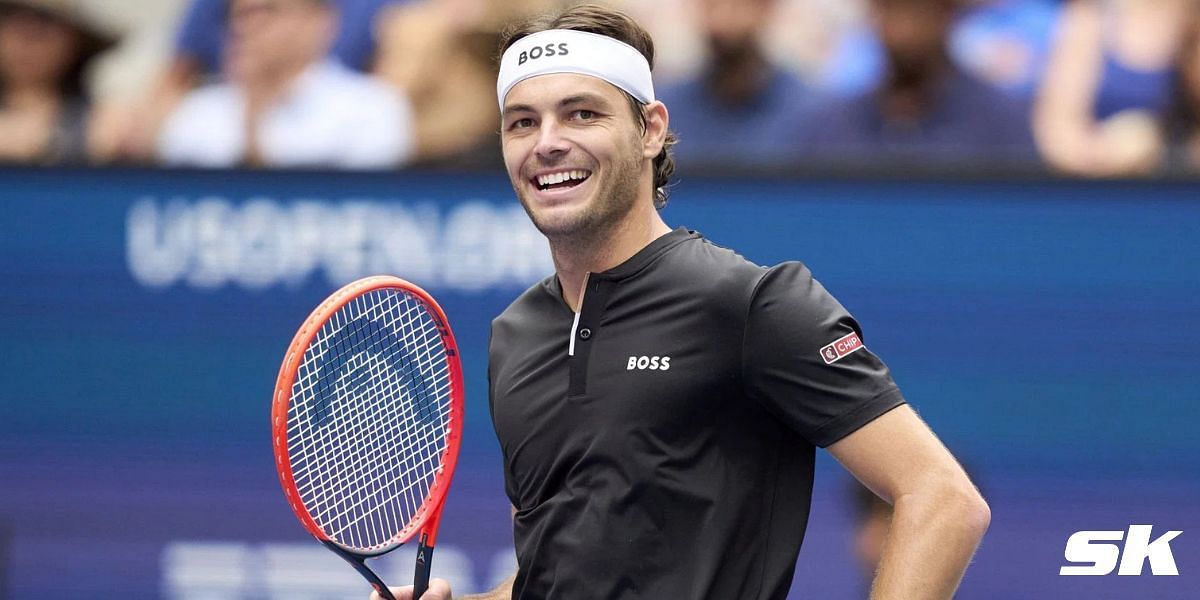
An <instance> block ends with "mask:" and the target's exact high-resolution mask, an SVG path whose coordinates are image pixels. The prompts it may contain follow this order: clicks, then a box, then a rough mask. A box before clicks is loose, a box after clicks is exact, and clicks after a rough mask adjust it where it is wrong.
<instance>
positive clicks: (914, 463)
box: [828, 405, 991, 600]
mask: <svg viewBox="0 0 1200 600" xmlns="http://www.w3.org/2000/svg"><path fill="white" fill-rule="evenodd" d="M828 449H829V452H830V454H832V455H833V456H834V457H835V458H837V459H838V461H839V462H841V463H842V465H843V466H845V467H846V469H847V470H849V471H850V472H851V473H852V474H853V475H854V476H855V477H857V478H858V480H859V481H861V482H862V483H863V485H865V486H867V487H868V488H870V489H871V491H873V492H875V493H876V494H878V495H879V497H881V498H883V499H884V500H886V501H888V502H890V503H891V504H892V507H893V513H892V525H891V530H890V532H889V533H888V538H887V542H886V543H885V544H884V548H883V557H882V560H881V561H880V565H879V571H878V572H877V573H876V575H875V582H874V585H872V589H871V600H926V599H929V600H933V599H938V600H941V599H948V598H951V597H952V596H953V595H954V591H955V590H956V589H957V588H958V584H959V582H960V581H961V580H962V576H963V572H964V571H965V570H966V568H967V563H969V562H970V560H971V556H972V555H973V554H974V553H975V549H976V548H977V547H978V546H979V542H980V540H981V539H982V538H983V534H984V532H986V531H987V528H988V524H989V523H990V521H991V511H990V509H989V508H988V505H987V502H985V501H984V499H983V497H982V496H980V494H979V491H978V490H977V489H976V488H975V486H974V485H973V484H972V483H971V481H970V479H968V478H967V474H966V473H965V472H964V471H963V469H962V467H961V466H959V464H958V462H957V461H956V460H955V459H954V457H953V456H951V454H950V452H949V451H948V450H946V447H945V446H943V445H942V443H941V441H939V440H938V439H937V437H936V436H934V434H933V432H932V431H930V429H929V427H928V426H926V425H925V423H924V422H923V421H921V419H920V417H918V416H917V414H916V413H915V412H913V410H912V409H911V408H910V407H908V406H907V405H902V406H899V407H897V408H895V409H893V410H891V411H888V412H887V413H885V414H884V415H882V416H880V417H879V418H877V419H875V420H874V421H872V422H870V423H868V424H866V425H864V426H863V427H862V428H860V429H858V430H857V431H855V432H854V433H851V434H850V435H848V436H846V437H845V438H842V439H841V440H839V441H837V442H836V443H834V444H832V445H830V446H829V448H828Z"/></svg>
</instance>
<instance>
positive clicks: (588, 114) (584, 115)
mask: <svg viewBox="0 0 1200 600" xmlns="http://www.w3.org/2000/svg"><path fill="white" fill-rule="evenodd" d="M573 116H574V117H575V118H576V119H582V120H584V121H589V120H591V119H594V118H596V113H594V112H592V111H590V110H586V109H581V110H577V111H575V112H574V113H573Z"/></svg>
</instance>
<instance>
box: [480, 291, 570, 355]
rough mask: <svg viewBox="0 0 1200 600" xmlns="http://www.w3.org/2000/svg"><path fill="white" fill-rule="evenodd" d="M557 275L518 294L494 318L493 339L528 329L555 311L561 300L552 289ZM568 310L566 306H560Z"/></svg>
mask: <svg viewBox="0 0 1200 600" xmlns="http://www.w3.org/2000/svg"><path fill="white" fill-rule="evenodd" d="M554 278H555V276H554V275H550V276H549V277H547V278H545V279H543V280H541V281H539V282H537V283H535V284H533V285H532V286H530V287H529V289H527V290H525V291H524V292H522V293H521V295H520V296H517V298H516V300H513V301H512V303H511V304H509V305H508V307H507V308H505V309H504V311H503V312H501V313H500V314H499V315H497V316H496V318H495V319H492V340H493V343H495V341H496V339H497V338H498V337H504V336H507V335H510V334H512V333H514V332H519V331H528V330H530V329H531V326H532V325H534V324H536V323H538V322H542V321H544V320H545V315H546V314H547V313H548V312H549V311H553V310H554V309H555V308H556V307H555V302H556V301H558V302H561V301H560V300H558V299H557V298H555V297H554V293H553V292H552V289H553V288H554V286H555V279H554ZM559 308H561V309H562V310H566V309H565V306H564V307H559Z"/></svg>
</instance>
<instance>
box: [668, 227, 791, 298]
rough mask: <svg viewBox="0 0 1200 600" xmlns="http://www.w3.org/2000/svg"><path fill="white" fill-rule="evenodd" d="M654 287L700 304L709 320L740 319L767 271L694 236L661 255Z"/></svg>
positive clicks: (742, 257) (733, 252)
mask: <svg viewBox="0 0 1200 600" xmlns="http://www.w3.org/2000/svg"><path fill="white" fill-rule="evenodd" d="M660 260H661V261H662V264H660V265H658V266H656V268H655V269H654V272H655V273H656V277H655V279H656V280H657V281H656V283H661V284H664V286H665V287H666V288H668V289H672V290H675V293H676V294H678V295H680V296H687V297H690V298H693V299H696V300H699V301H701V302H700V303H698V304H692V303H689V305H692V306H703V307H706V311H705V312H708V313H711V314H710V316H711V317H712V318H743V317H745V315H746V311H747V310H748V308H749V303H750V300H751V298H752V296H753V294H754V288H755V287H756V286H757V285H758V282H759V280H760V279H761V278H762V277H763V275H764V274H765V273H766V272H767V271H768V269H767V267H764V266H761V265H758V264H755V263H754V262H751V261H750V260H748V259H746V257H744V256H742V255H741V254H739V253H738V252H736V251H734V250H732V249H730V248H727V247H725V246H722V245H720V244H717V243H715V242H713V241H711V240H708V239H706V238H704V237H701V236H699V235H698V234H696V235H695V236H694V237H692V238H689V239H686V240H684V241H683V242H681V243H679V244H677V245H676V247H674V248H672V249H671V251H669V252H666V253H664V255H663V256H662V257H661V259H660Z"/></svg>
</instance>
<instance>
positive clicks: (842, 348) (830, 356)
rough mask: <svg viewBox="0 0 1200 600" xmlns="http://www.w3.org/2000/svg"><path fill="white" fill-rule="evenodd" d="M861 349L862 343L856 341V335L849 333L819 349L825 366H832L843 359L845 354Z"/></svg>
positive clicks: (858, 340)
mask: <svg viewBox="0 0 1200 600" xmlns="http://www.w3.org/2000/svg"><path fill="white" fill-rule="evenodd" d="M862 348H863V343H862V340H860V339H858V334H857V333H851V334H848V335H846V336H844V337H841V338H838V339H837V341H835V342H833V343H832V344H829V345H828V346H825V347H824V348H821V358H823V359H825V364H827V365H832V364H833V363H835V362H837V361H839V360H842V359H843V358H845V357H846V355H847V354H851V353H853V352H856V351H858V350H862Z"/></svg>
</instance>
